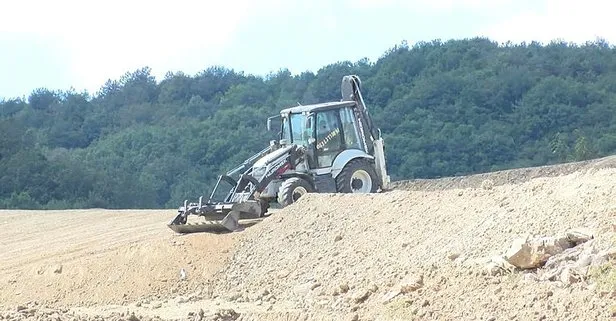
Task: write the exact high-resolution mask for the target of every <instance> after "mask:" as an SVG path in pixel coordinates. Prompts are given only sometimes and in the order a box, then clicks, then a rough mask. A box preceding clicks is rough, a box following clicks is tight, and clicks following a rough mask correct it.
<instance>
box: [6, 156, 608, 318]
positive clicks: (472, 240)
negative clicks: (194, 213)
mask: <svg viewBox="0 0 616 321" xmlns="http://www.w3.org/2000/svg"><path fill="white" fill-rule="evenodd" d="M614 164H616V161H615V158H613V157H611V158H605V159H600V160H596V161H590V162H584V163H574V164H566V165H559V166H550V167H542V168H532V169H519V170H511V171H503V172H498V173H490V174H482V175H473V176H468V177H456V178H444V179H439V180H418V181H412V182H399V183H397V184H396V188H397V189H396V190H393V191H390V192H387V193H382V194H376V195H308V196H306V197H304V198H303V199H301V200H300V201H299V202H298V203H297V204H294V205H292V206H290V207H288V208H286V209H283V210H280V211H278V212H276V213H275V214H273V215H272V216H271V217H269V218H267V219H265V221H263V222H262V223H260V224H258V225H256V226H253V227H251V228H249V229H247V230H246V231H244V232H240V233H233V234H221V235H217V234H194V235H188V236H179V235H175V234H174V233H172V232H171V231H170V230H169V229H167V227H166V226H165V222H166V221H167V220H169V219H170V215H173V211H145V210H143V211H104V210H87V211H85V210H84V211H48V212H42V211H41V212H39V211H0V228H1V229H2V233H0V320H3V319H6V320H27V319H32V320H34V319H40V320H48V319H49V320H52V319H55V318H56V317H58V316H59V317H62V318H64V319H71V318H73V317H75V318H80V319H83V320H100V319H101V316H103V317H104V318H105V319H113V320H126V319H129V316H130V314H131V313H135V315H137V316H138V317H137V318H138V319H139V318H141V319H151V318H154V319H168V320H178V319H181V320H186V319H189V320H344V319H348V320H564V319H567V320H573V319H575V320H602V319H610V318H611V315H612V313H613V312H614V311H613V310H614V307H616V302H614V299H613V298H614V296H613V295H612V293H613V290H614V289H616V272H614V274H613V275H611V274H609V275H608V276H609V277H607V278H603V279H601V281H602V282H603V284H598V283H599V281H597V280H598V279H597V280H595V279H592V280H591V279H583V280H579V281H576V282H561V281H559V280H555V281H537V280H536V279H537V278H538V277H539V276H540V275H541V273H542V271H541V269H538V270H528V271H513V272H512V271H508V272H503V273H490V272H486V269H485V266H486V263H487V261H488V260H489V259H490V258H492V257H494V256H496V255H500V254H502V253H503V252H504V251H505V250H507V249H508V248H509V246H510V244H511V242H512V241H513V240H514V239H515V238H517V237H520V236H525V235H527V234H533V235H540V236H551V235H556V234H561V233H564V232H565V231H567V230H569V229H571V228H579V227H585V228H588V229H590V230H592V231H594V232H595V239H594V240H592V241H589V242H588V243H587V244H591V246H592V247H593V249H596V251H600V250H603V249H608V248H610V247H612V246H613V243H614V240H615V239H616V237H615V236H614V232H613V224H615V223H616V222H615V220H614V218H615V216H614V215H615V214H616V192H615V191H614V186H616V184H615V183H614V182H615V181H616V169H615V168H614V167H615V166H614ZM182 268H184V269H185V271H186V272H187V277H186V279H185V280H180V269H182ZM605 285H607V286H608V290H607V291H606V290H605V289H606V287H605ZM599 286H600V287H599ZM400 289H403V290H404V291H403V293H401V294H399V295H397V296H392V293H394V294H396V293H397V292H396V291H398V292H400V291H399V290H400ZM33 300H37V301H38V304H37V303H34V302H29V301H33ZM18 310H19V311H18ZM200 311H202V312H201V313H200ZM132 320H134V318H133V319H132Z"/></svg>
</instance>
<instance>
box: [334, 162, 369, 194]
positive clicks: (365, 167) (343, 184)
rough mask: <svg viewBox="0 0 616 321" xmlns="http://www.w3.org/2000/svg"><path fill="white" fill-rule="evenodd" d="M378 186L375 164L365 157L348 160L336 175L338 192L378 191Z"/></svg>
mask: <svg viewBox="0 0 616 321" xmlns="http://www.w3.org/2000/svg"><path fill="white" fill-rule="evenodd" d="M378 188H379V182H378V176H377V175H376V171H375V169H374V165H373V163H372V162H370V161H369V160H367V159H364V158H358V159H354V160H352V161H350V162H348V163H347V164H346V166H344V168H343V169H342V171H341V172H340V174H338V177H336V190H337V191H338V193H376V192H377V191H378Z"/></svg>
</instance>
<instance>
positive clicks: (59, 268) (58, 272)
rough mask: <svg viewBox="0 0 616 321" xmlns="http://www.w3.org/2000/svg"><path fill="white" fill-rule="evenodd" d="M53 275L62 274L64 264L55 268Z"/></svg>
mask: <svg viewBox="0 0 616 321" xmlns="http://www.w3.org/2000/svg"><path fill="white" fill-rule="evenodd" d="M53 273H55V274H60V273H62V264H58V265H56V266H54V267H53Z"/></svg>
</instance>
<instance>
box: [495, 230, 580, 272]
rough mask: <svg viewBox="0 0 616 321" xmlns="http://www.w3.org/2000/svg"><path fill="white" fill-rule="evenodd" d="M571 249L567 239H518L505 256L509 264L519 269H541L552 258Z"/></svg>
mask: <svg viewBox="0 0 616 321" xmlns="http://www.w3.org/2000/svg"><path fill="white" fill-rule="evenodd" d="M570 247H571V243H570V242H569V241H568V240H567V238H553V237H542V238H537V239H531V240H529V239H528V238H518V239H516V240H514V241H513V244H512V245H511V248H510V249H509V250H508V251H507V253H506V254H505V259H506V260H507V262H509V264H511V265H513V266H515V267H517V268H520V269H534V268H538V267H541V266H542V265H543V264H545V262H546V261H547V260H548V259H549V258H550V257H552V256H554V255H556V254H558V253H561V252H563V251H564V250H565V249H568V248H570Z"/></svg>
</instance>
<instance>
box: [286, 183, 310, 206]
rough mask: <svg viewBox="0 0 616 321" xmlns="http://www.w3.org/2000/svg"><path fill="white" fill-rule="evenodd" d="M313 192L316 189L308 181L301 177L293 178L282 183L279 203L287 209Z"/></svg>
mask: <svg viewBox="0 0 616 321" xmlns="http://www.w3.org/2000/svg"><path fill="white" fill-rule="evenodd" d="M313 192H314V188H313V187H312V185H310V183H308V181H306V180H305V179H303V178H299V177H291V178H288V179H286V180H285V181H284V182H282V185H281V186H280V190H279V191H278V203H280V205H282V206H283V207H285V206H288V205H291V204H293V203H295V202H297V200H298V199H299V198H300V197H302V196H303V195H304V194H307V193H313Z"/></svg>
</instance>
